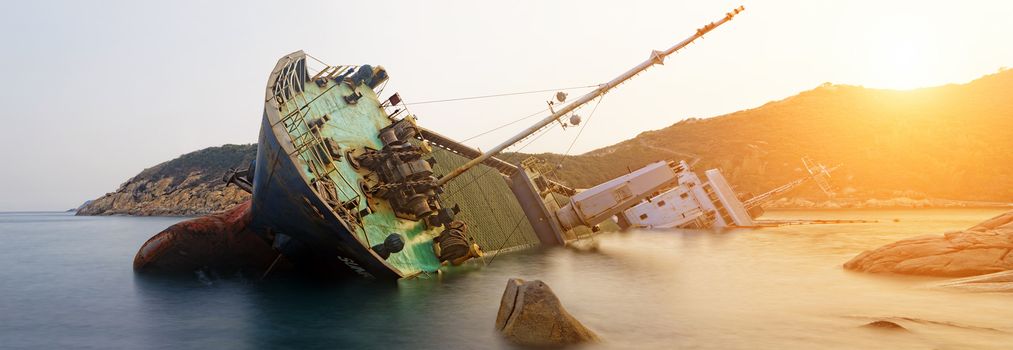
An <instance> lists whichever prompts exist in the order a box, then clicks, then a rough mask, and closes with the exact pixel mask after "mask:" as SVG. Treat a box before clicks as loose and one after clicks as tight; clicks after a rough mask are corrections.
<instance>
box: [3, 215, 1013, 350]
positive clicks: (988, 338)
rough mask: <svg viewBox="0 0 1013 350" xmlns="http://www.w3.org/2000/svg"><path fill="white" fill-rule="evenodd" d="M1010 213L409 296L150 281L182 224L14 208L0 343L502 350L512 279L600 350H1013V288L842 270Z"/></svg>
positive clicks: (527, 265)
mask: <svg viewBox="0 0 1013 350" xmlns="http://www.w3.org/2000/svg"><path fill="white" fill-rule="evenodd" d="M999 212H1000V210H919V211H880V212H873V211H835V212H827V211H813V212H785V211H781V212H774V213H768V214H767V216H766V217H767V218H825V219H878V220H881V221H880V222H879V223H875V224H846V225H810V226H791V227H781V228H771V229H762V230H745V229H741V230H730V231H725V232H710V231H637V232H630V233H625V234H610V235H605V236H603V237H600V238H599V239H598V242H597V244H598V245H599V247H600V249H599V250H598V251H597V252H581V251H575V250H568V249H552V250H542V251H530V252H521V253H513V254H504V255H502V256H499V257H497V258H496V259H495V260H494V262H493V263H492V264H490V265H489V266H486V267H484V268H481V269H477V268H463V269H460V270H457V271H453V272H451V273H448V274H446V275H444V276H443V278H442V280H430V281H408V282H401V283H400V285H399V286H395V287H381V286H376V285H359V284H353V285H345V286H323V285H314V284H310V283H306V282H290V283H282V282H278V281H273V282H257V281H255V279H247V278H244V277H243V276H197V275H195V276H194V277H193V278H188V279H182V280H166V279H158V278H145V277H141V276H135V275H134V274H133V272H132V271H131V261H132V259H133V255H134V253H135V252H136V250H137V248H138V247H139V246H140V244H141V243H143V242H144V241H145V240H146V239H147V238H148V237H149V236H151V235H152V234H153V233H155V232H158V231H160V230H161V229H163V228H165V227H166V226H169V225H171V224H173V223H174V222H176V221H179V220H180V219H179V218H133V217H74V216H71V215H69V214H63V213H6V214H0V348H5V349H6V348H11V349H17V348H43V349H54V348H99V349H110V348H130V349H139V348H171V349H178V348H213V349H229V348H324V347H326V348H385V349H389V348H440V347H453V348H479V349H480V348H503V347H508V346H507V345H506V344H505V343H503V341H501V340H500V338H499V337H498V336H497V334H496V333H495V332H494V330H493V323H494V320H495V317H496V310H497V308H498V303H499V298H500V295H501V294H502V291H503V287H504V286H505V284H506V280H507V278H508V277H514V276H516V277H522V278H528V279H542V280H544V281H546V282H547V283H548V284H549V285H550V286H551V287H552V288H553V289H554V290H555V291H556V293H557V294H558V295H559V296H560V298H561V299H562V301H563V303H564V305H565V306H566V307H567V308H568V309H569V310H570V312H571V313H572V314H574V315H575V316H576V317H577V318H578V319H580V320H582V321H583V322H584V323H585V324H586V325H587V326H589V327H590V328H591V329H593V330H595V331H597V332H598V333H599V335H601V336H602V338H604V340H605V342H604V343H602V344H599V345H595V346H591V347H590V348H673V347H675V348H720V349H728V348H806V349H811V348H873V347H878V348H1013V295H1010V294H974V293H964V292H951V291H939V290H934V289H929V288H925V285H927V284H930V283H932V282H934V281H938V280H937V279H929V278H910V277H883V276H872V275H865V274H857V273H849V272H846V271H843V270H842V269H841V268H840V265H841V263H843V262H845V261H847V260H848V259H849V258H851V257H852V256H854V255H855V254H857V253H859V252H861V251H862V250H864V249H869V248H872V247H876V246H879V245H881V244H885V243H888V242H892V241H895V240H897V239H900V238H904V237H909V236H912V235H919V234H925V233H941V232H945V231H950V230H955V229H962V228H966V227H969V226H971V225H973V224H975V223H977V222H979V221H982V220H983V219H986V218H988V217H991V216H993V215H996V214H998V213H999ZM893 219H899V222H894V221H893ZM487 261H488V259H487ZM884 317H907V318H910V320H901V321H898V323H900V324H902V325H904V326H905V327H907V328H908V329H910V330H911V331H912V332H911V333H908V334H893V333H888V332H883V331H877V330H869V329H862V328H857V327H858V326H860V325H862V324H864V323H867V322H870V321H872V320H874V319H878V318H884Z"/></svg>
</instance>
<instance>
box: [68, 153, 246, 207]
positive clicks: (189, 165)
mask: <svg viewBox="0 0 1013 350" xmlns="http://www.w3.org/2000/svg"><path fill="white" fill-rule="evenodd" d="M256 153H257V145H224V146H221V147H211V148H206V149H202V150H200V151H196V152H191V153H187V154H184V155H182V156H180V157H179V158H176V159H173V160H170V161H167V162H164V163H161V164H158V165H156V166H153V167H151V168H148V169H145V170H144V171H142V172H141V173H140V174H137V175H136V176H134V177H132V178H130V179H129V180H127V181H126V182H124V183H123V184H122V185H120V187H119V188H118V189H117V190H116V191H114V192H110V193H106V194H105V195H104V196H102V197H99V198H96V199H95V200H92V201H90V202H88V203H86V204H85V205H84V206H82V207H81V208H80V209H78V211H77V215H139V216H154V215H166V216H193V215H204V214H208V213H213V212H218V211H222V210H226V209H228V208H231V207H233V206H235V205H236V204H239V203H242V202H244V201H246V200H247V199H249V198H250V195H249V194H247V193H246V192H243V190H240V189H239V188H237V187H236V186H228V187H226V186H225V183H224V182H223V181H222V175H223V174H225V172H226V171H228V169H229V168H246V167H247V166H249V164H250V162H251V161H252V160H253V159H254V157H255V156H256Z"/></svg>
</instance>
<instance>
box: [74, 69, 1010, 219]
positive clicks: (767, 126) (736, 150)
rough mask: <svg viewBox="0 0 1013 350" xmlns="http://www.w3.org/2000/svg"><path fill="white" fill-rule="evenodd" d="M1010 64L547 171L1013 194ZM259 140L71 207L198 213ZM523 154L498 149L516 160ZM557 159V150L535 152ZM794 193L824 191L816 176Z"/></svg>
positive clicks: (831, 97)
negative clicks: (821, 176) (810, 161)
mask: <svg viewBox="0 0 1013 350" xmlns="http://www.w3.org/2000/svg"><path fill="white" fill-rule="evenodd" d="M1010 91H1013V70H1004V71H1000V72H998V73H996V74H992V75H988V76H985V77H982V78H980V79H977V80H975V81H972V82H970V83H967V84H951V85H945V86H939V87H931V88H923V89H916V90H907V91H897V90H882V89H869V88H864V87H859V86H848V85H832V84H823V85H821V86H819V87H817V88H815V89H812V90H809V91H805V92H802V93H800V94H798V95H795V96H791V97H788V98H785V99H783V100H780V101H774V102H770V103H767V104H765V105H763V106H760V107H757V108H753V109H748V110H743V111H739V112H735V113H731V114H727V115H722V116H717V117H712V118H705V119H698V118H691V119H687V120H683V121H680V122H678V123H675V124H673V125H671V126H669V127H667V128H664V129H661V130H654V131H647V132H644V133H641V134H640V135H637V137H635V138H633V139H630V140H626V141H623V142H620V143H618V144H615V145H612V146H608V147H604V148H600V149H597V150H594V151H591V152H588V153H585V154H581V155H576V156H570V157H567V158H566V159H565V160H564V161H563V165H564V166H563V167H562V168H560V169H559V170H558V171H556V172H555V174H553V175H554V176H555V177H557V178H558V179H559V180H561V181H562V182H564V183H568V184H570V185H571V186H574V187H578V188H580V187H590V186H593V185H595V184H598V183H601V182H603V181H606V180H609V179H612V178H614V177H616V176H619V175H621V174H623V173H625V172H627V169H636V168H638V167H640V166H643V165H645V164H647V163H650V162H654V161H657V160H661V159H669V160H680V159H684V160H686V161H687V162H693V161H697V163H696V164H695V165H694V169H695V170H697V171H703V170H705V169H710V168H719V169H721V170H722V172H723V173H724V174H725V176H726V177H727V178H728V180H729V181H730V182H731V183H732V184H733V185H735V186H736V187H737V189H738V190H740V191H742V192H751V193H761V192H764V191H766V190H769V189H771V188H774V187H776V186H779V185H781V184H784V183H786V182H788V181H791V180H793V179H795V178H798V177H800V176H802V174H803V173H802V172H803V170H802V168H801V162H800V158H801V157H802V156H810V157H812V158H814V159H816V160H820V161H822V162H824V163H826V164H828V165H835V164H841V165H842V167H841V168H840V169H839V170H838V171H837V172H835V173H834V177H833V179H832V182H833V183H834V185H835V186H837V187H838V188H839V189H840V194H841V195H842V196H843V197H849V198H853V199H877V198H878V199H892V198H897V197H901V198H904V199H915V200H918V199H927V198H936V199H938V198H945V199H953V200H969V201H996V202H1013V99H1011V98H1009V96H1010ZM255 154H256V145H225V146H222V147H212V148H207V149H203V150H200V151H196V152H193V153H188V154H185V155H183V156H180V157H179V158H177V159H174V160H171V161H168V162H165V163H162V164H159V165H156V166H154V167H151V168H149V169H146V170H144V171H143V172H141V173H140V174H138V175H137V176H135V177H134V178H132V179H130V180H128V181H127V182H126V183H124V184H123V185H121V186H120V188H119V189H118V190H117V191H116V192H112V193H108V194H106V195H105V196H103V197H101V198H98V199H96V200H94V201H93V202H91V203H89V204H88V205H86V206H84V207H83V208H81V210H80V211H79V212H78V214H79V215H103V214H131V215H195V214H203V213H208V212H213V211H218V210H223V209H225V208H227V207H229V206H231V205H233V204H235V203H238V202H241V201H242V200H245V198H247V195H246V194H245V193H242V192H241V191H239V190H238V189H236V188H235V187H228V188H226V187H225V186H224V184H223V183H222V182H221V176H222V174H224V173H225V171H226V170H227V169H228V168H229V167H245V166H246V164H249V162H250V160H252V159H253V158H254V157H255ZM526 156H527V155H519V156H509V155H508V156H506V157H505V158H508V159H523V158H524V157H526ZM535 156H538V157H541V158H544V159H546V160H547V161H549V162H550V163H558V162H559V161H560V160H561V158H562V156H561V155H558V154H551V153H545V154H538V155H535ZM793 195H796V196H799V195H800V196H808V197H812V198H821V195H820V194H819V193H818V191H817V190H816V189H815V188H814V187H813V186H808V187H803V188H801V189H800V190H799V191H798V192H796V193H794V194H793Z"/></svg>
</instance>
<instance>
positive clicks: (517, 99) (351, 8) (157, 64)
mask: <svg viewBox="0 0 1013 350" xmlns="http://www.w3.org/2000/svg"><path fill="white" fill-rule="evenodd" d="M739 5H744V6H745V7H746V11H745V12H743V13H742V14H740V15H739V16H738V17H736V18H735V19H734V20H733V21H731V22H730V23H728V24H726V25H724V26H722V27H720V28H718V29H716V30H715V31H714V32H712V33H710V34H708V35H707V36H706V37H705V38H704V39H703V40H699V41H698V42H696V43H694V44H693V45H691V46H689V47H687V48H686V49H684V50H683V51H681V52H679V53H678V54H676V55H674V56H672V57H670V58H669V59H668V60H667V61H666V62H665V65H664V66H657V67H653V68H651V69H649V70H648V71H647V72H646V73H644V74H641V75H639V76H637V77H635V78H634V79H633V80H631V81H630V82H629V83H627V84H624V85H622V86H620V87H619V88H618V89H617V90H614V91H613V92H610V93H609V94H607V95H606V96H605V97H604V99H603V100H602V102H601V104H600V105H599V106H598V108H597V110H596V111H595V112H594V114H593V115H592V114H591V107H592V106H593V105H589V106H587V107H585V108H583V109H581V110H578V111H577V113H578V114H580V115H581V116H582V117H583V119H584V121H585V122H586V123H588V125H587V127H586V129H585V130H584V131H583V132H582V133H581V135H580V137H579V138H577V139H576V141H574V140H575V136H576V134H577V129H576V128H569V129H567V130H553V131H551V132H549V133H548V134H547V135H546V136H544V137H541V138H539V139H538V140H537V142H534V143H532V144H530V145H527V146H525V147H524V148H523V149H522V150H523V151H524V152H555V153H564V152H566V151H567V148H568V147H569V145H570V144H571V143H573V147H572V149H571V150H570V153H571V154H579V153H583V152H586V151H590V150H593V149H596V148H600V147H604V146H608V145H610V144H613V143H616V142H619V141H622V140H625V139H629V138H631V137H634V136H636V135H637V134H639V133H641V132H643V131H647V130H653V129H659V128H663V127H666V126H669V125H671V124H674V123H676V122H678V121H680V120H682V119H685V118H690V117H712V116H717V115H722V114H725V113H730V112H734V111H737V110H741V109H746V108H753V107H757V106H759V105H762V104H763V103H765V102H768V101H771V100H778V99H782V98H785V97H788V96H791V95H794V94H796V93H798V92H801V91H804V90H809V89H812V88H814V87H816V86H818V85H820V84H822V83H824V82H832V83H836V84H852V85H862V86H866V87H875V88H894V89H909V88H915V87H922V86H933V85H941V84H948V83H965V82H968V81H971V80H973V79H975V78H977V77H980V76H982V75H986V74H990V73H994V72H996V71H997V70H998V69H999V68H1001V67H1006V66H1013V45H1009V43H1010V40H1011V39H1010V37H1011V36H1013V21H1011V20H1010V19H1011V18H1013V2H1010V1H962V2H956V1H883V0H878V1H829V0H807V1H801V0H799V1H774V0H768V1H761V0H752V1H724V0H708V1H699V0H698V1H674V0H670V1H623V2H618V1H502V2H487V1H481V2H479V1H425V2H422V1H357V2H349V1H236V2H228V1H87V2H84V1H62V2H61V1H44V0H43V1H18V2H6V4H5V5H4V11H3V13H0V37H2V43H3V54H2V55H0V67H2V68H0V69H2V76H3V80H4V84H3V85H2V86H0V104H2V105H3V106H4V107H5V108H4V110H3V112H0V125H2V127H0V166H2V170H0V211H28V210H64V209H68V208H72V207H76V206H78V205H80V204H81V203H82V202H84V201H85V200H87V199H92V198H96V197H99V196H101V195H102V194H104V193H106V192H111V191H114V190H115V189H116V188H117V187H118V186H119V185H120V184H121V183H123V182H124V181H126V180H127V179H128V178H130V177H131V176H133V175H135V174H137V173H138V172H140V171H141V170H143V169H145V168H147V167H151V166H154V165H156V164H158V163H160V162H163V161H166V160H169V159H172V158H175V157H177V156H179V155H181V154H184V153H188V152H191V151H194V150H198V149H201V148H205V147H210V146H218V145H222V144H226V143H253V142H256V140H257V135H258V133H259V127H260V119H261V115H262V111H263V96H264V90H263V89H264V86H265V84H266V79H267V77H268V74H269V73H270V70H271V69H272V68H273V67H274V64H275V62H276V61H277V59H278V58H280V57H281V56H284V55H285V54H288V53H290V52H292V51H296V50H300V49H302V50H305V51H306V52H308V53H309V54H311V55H313V56H314V57H317V58H319V59H321V60H322V61H324V62H327V63H328V64H332V65H338V64H367V63H368V64H373V65H383V66H384V67H385V68H386V69H387V71H388V73H389V74H390V76H391V80H390V83H389V84H388V86H387V87H386V89H385V91H384V95H389V94H390V93H392V92H399V93H400V95H401V96H402V97H403V99H404V100H405V101H407V102H409V103H411V102H424V101H430V100H439V99H450V98H460V97H469V96H478V95H489V94H499V93H511V92H521V91H532V90H543V89H558V88H563V87H572V86H585V85H593V84H599V83H602V82H605V81H608V80H610V79H612V78H613V77H615V76H617V75H618V74H620V73H622V72H624V71H626V70H627V69H629V68H632V67H633V66H635V65H637V64H638V63H640V62H642V61H643V60H645V59H647V58H648V55H649V54H650V52H651V50H654V49H664V48H667V47H669V46H671V45H672V44H674V43H676V42H678V41H681V40H682V39H684V38H686V37H687V36H689V35H690V34H692V33H693V32H694V31H695V29H696V28H698V27H700V26H702V25H704V24H706V23H708V22H711V21H716V20H718V19H719V18H721V17H722V16H723V14H724V13H725V12H727V11H729V10H731V9H732V8H735V7H737V6H739ZM582 92H584V91H582V90H573V91H570V93H571V95H570V96H571V99H573V98H574V97H576V96H578V95H579V94H581V93H582ZM552 95H553V94H552V93H541V94H527V95H517V96H512V97H506V98H494V99H478V100H468V101H461V102H452V103H450V102H448V103H432V104H418V105H412V106H410V108H411V111H412V112H413V113H415V114H416V115H417V116H418V118H419V122H420V124H422V125H423V126H425V127H427V128H430V129H433V130H437V131H439V132H441V133H443V134H446V135H449V136H452V137H454V138H457V139H468V138H470V137H472V136H474V135H476V134H479V133H481V132H484V131H487V130H490V129H492V128H494V127H496V126H499V125H502V124H504V123H506V122H509V121H513V120H516V119H518V118H520V117H523V116H525V115H529V114H531V113H533V112H536V111H539V110H541V109H543V108H544V107H545V101H547V100H549V99H550V98H551V96H552ZM533 120H534V119H529V121H533ZM525 124H526V123H524V122H521V123H517V124H514V125H512V126H510V127H506V128H503V129H501V130H499V131H497V132H492V133H489V134H487V135H484V136H482V137H479V138H475V139H472V140H469V141H468V142H467V143H468V144H470V145H472V146H475V147H479V148H481V149H488V148H491V147H492V146H494V145H496V144H498V143H499V142H500V141H502V140H504V139H506V138H508V137H509V136H511V135H512V134H513V133H515V132H516V131H518V130H521V129H523V128H525V127H526V126H527V125H525ZM518 147H519V146H518ZM518 147H515V148H513V149H511V150H518V149H517V148H518Z"/></svg>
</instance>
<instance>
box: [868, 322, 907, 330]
mask: <svg viewBox="0 0 1013 350" xmlns="http://www.w3.org/2000/svg"><path fill="white" fill-rule="evenodd" d="M862 327H864V328H872V329H882V330H888V331H904V332H907V328H904V326H901V325H899V324H897V323H896V322H892V321H886V320H879V321H873V322H869V323H866V324H865V325H863V326H862Z"/></svg>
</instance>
